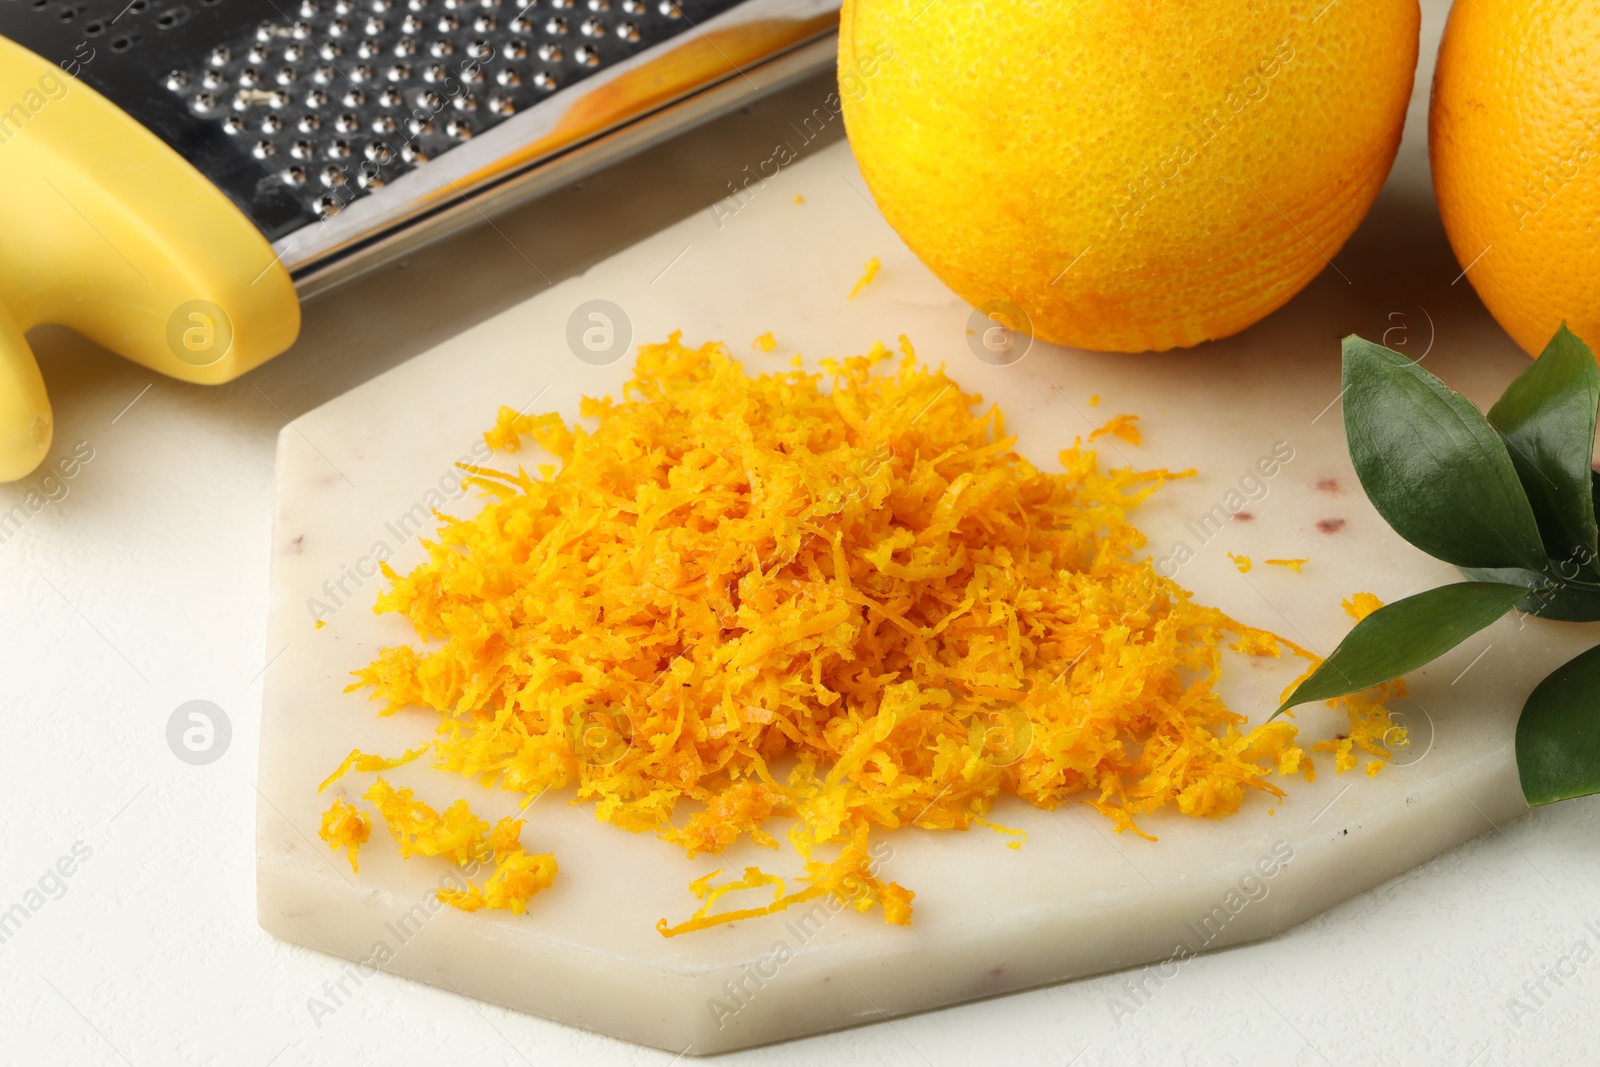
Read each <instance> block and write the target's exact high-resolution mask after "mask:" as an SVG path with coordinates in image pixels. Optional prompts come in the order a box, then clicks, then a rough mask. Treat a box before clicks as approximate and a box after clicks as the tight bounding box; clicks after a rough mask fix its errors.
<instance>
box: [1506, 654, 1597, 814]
mask: <svg viewBox="0 0 1600 1067" xmlns="http://www.w3.org/2000/svg"><path fill="white" fill-rule="evenodd" d="M1517 776H1518V777H1519V778H1521V779H1522V795H1523V796H1524V797H1526V798H1527V799H1528V803H1529V804H1553V803H1555V802H1556V801H1558V800H1567V799H1569V798H1571V797H1581V796H1586V795H1588V794H1590V793H1600V647H1595V648H1591V649H1590V650H1589V651H1587V652H1585V653H1583V654H1582V655H1581V656H1579V657H1577V658H1576V659H1574V660H1570V661H1569V662H1567V663H1566V664H1565V665H1563V666H1561V667H1558V668H1556V670H1555V671H1554V672H1553V673H1552V674H1551V675H1550V677H1548V678H1546V679H1545V680H1544V681H1542V682H1540V683H1539V687H1538V688H1537V689H1535V690H1534V691H1533V695H1532V696H1530V697H1529V698H1528V702H1527V703H1526V704H1524V705H1523V707H1522V718H1520V719H1518V720H1517Z"/></svg>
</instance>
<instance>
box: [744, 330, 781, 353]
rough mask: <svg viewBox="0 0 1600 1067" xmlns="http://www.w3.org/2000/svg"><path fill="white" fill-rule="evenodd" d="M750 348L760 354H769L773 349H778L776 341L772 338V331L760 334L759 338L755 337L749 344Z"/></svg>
mask: <svg viewBox="0 0 1600 1067" xmlns="http://www.w3.org/2000/svg"><path fill="white" fill-rule="evenodd" d="M750 347H751V348H755V349H759V350H760V351H762V352H771V351H772V350H773V349H774V348H777V347H778V340H777V338H775V337H773V336H772V331H771V330H768V331H767V332H766V333H764V334H762V335H761V336H760V337H757V338H756V339H755V340H754V341H753V342H751V345H750Z"/></svg>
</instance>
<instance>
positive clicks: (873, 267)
mask: <svg viewBox="0 0 1600 1067" xmlns="http://www.w3.org/2000/svg"><path fill="white" fill-rule="evenodd" d="M882 269H883V263H882V262H881V261H879V259H878V257H877V256H873V257H872V258H871V259H869V260H867V265H866V267H865V268H863V270H862V273H861V278H860V280H859V281H857V282H856V285H855V288H854V289H851V290H850V295H849V296H847V297H845V299H846V300H854V299H855V298H856V294H857V293H859V292H861V290H863V289H865V288H866V287H867V286H869V285H871V284H872V279H874V278H876V277H877V276H878V271H880V270H882Z"/></svg>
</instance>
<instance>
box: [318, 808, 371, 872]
mask: <svg viewBox="0 0 1600 1067" xmlns="http://www.w3.org/2000/svg"><path fill="white" fill-rule="evenodd" d="M317 836H318V837H320V838H322V839H323V840H324V841H326V842H327V843H328V847H329V848H331V849H333V850H334V851H335V852H337V851H339V849H341V848H342V849H344V850H345V855H346V856H347V857H349V860H350V869H351V870H352V871H354V872H355V873H356V874H360V873H361V864H360V863H359V862H358V861H357V853H359V852H360V851H361V846H362V845H364V844H366V842H367V839H368V838H370V837H371V836H372V820H370V819H368V818H367V817H366V816H365V815H363V814H361V813H360V812H359V811H357V810H356V808H355V805H354V804H351V803H350V802H349V801H348V800H346V799H345V798H344V797H339V798H337V799H336V800H334V802H333V805H332V806H331V807H330V808H328V810H327V811H325V812H323V813H322V829H320V830H318V831H317Z"/></svg>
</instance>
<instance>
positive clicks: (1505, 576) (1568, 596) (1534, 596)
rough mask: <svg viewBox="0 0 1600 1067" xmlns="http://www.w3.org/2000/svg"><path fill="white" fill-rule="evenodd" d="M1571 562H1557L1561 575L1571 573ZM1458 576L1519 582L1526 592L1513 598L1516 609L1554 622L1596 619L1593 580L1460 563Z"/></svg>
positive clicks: (1599, 613)
mask: <svg viewBox="0 0 1600 1067" xmlns="http://www.w3.org/2000/svg"><path fill="white" fill-rule="evenodd" d="M1574 567H1575V564H1568V563H1561V564H1558V565H1557V570H1558V571H1560V572H1562V576H1563V577H1565V575H1566V574H1571V573H1572V572H1573V569H1574ZM1460 570H1461V576H1462V577H1463V578H1465V579H1466V580H1467V581H1469V582H1502V583H1504V584H1506V585H1520V586H1522V587H1524V588H1525V589H1527V590H1528V595H1527V596H1526V597H1525V598H1524V599H1522V600H1520V601H1518V602H1517V610H1518V611H1521V612H1526V613H1527V614H1529V615H1533V616H1536V617H1537V618H1541V619H1551V620H1553V621H1555V622H1600V583H1596V582H1595V581H1593V580H1585V581H1577V580H1573V581H1562V582H1560V583H1557V582H1552V581H1551V580H1550V579H1549V577H1547V576H1546V575H1543V574H1535V573H1534V572H1533V571H1528V570H1523V569H1522V568H1521V567H1462V568H1460Z"/></svg>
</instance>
